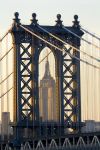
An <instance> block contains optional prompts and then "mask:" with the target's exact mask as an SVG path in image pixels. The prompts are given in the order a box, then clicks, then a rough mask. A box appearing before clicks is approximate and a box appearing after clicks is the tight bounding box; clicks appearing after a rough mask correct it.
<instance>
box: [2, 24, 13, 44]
mask: <svg viewBox="0 0 100 150" xmlns="http://www.w3.org/2000/svg"><path fill="white" fill-rule="evenodd" d="M11 30H12V27H11V28H10V29H8V31H7V32H6V33H5V34H4V35H3V36H2V38H1V39H0V42H2V41H3V39H4V38H5V37H6V36H7V35H8V34H9V33H10V32H11Z"/></svg>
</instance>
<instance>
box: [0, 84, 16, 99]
mask: <svg viewBox="0 0 100 150" xmlns="http://www.w3.org/2000/svg"><path fill="white" fill-rule="evenodd" d="M13 88H14V87H11V88H10V89H9V90H7V91H6V92H5V93H4V94H2V95H1V96H0V98H2V97H4V96H5V95H6V94H7V93H8V92H10V91H11V90H12V89H13Z"/></svg>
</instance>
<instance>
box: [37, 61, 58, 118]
mask: <svg viewBox="0 0 100 150" xmlns="http://www.w3.org/2000/svg"><path fill="white" fill-rule="evenodd" d="M39 93H40V100H39V110H40V118H41V120H42V121H57V110H56V83H55V80H54V78H53V77H52V76H51V73H50V66H49V61H48V59H47V61H46V64H45V73H44V76H43V78H42V80H40V91H39Z"/></svg>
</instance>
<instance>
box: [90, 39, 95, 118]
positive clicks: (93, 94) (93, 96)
mask: <svg viewBox="0 0 100 150" xmlns="http://www.w3.org/2000/svg"><path fill="white" fill-rule="evenodd" d="M92 42H93V37H92ZM93 50H94V47H93V45H92V51H91V53H92V54H91V55H92V56H94V52H93ZM92 64H94V61H93V60H92ZM91 73H92V74H91V75H92V82H91V83H92V86H91V88H92V92H91V94H92V98H91V99H92V110H91V112H92V120H94V119H96V118H95V113H96V112H95V111H94V105H95V107H96V101H95V104H94V100H95V83H96V81H94V68H92V72H91Z"/></svg>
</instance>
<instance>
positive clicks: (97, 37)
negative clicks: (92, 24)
mask: <svg viewBox="0 0 100 150" xmlns="http://www.w3.org/2000/svg"><path fill="white" fill-rule="evenodd" d="M81 29H82V30H83V31H84V32H86V33H88V34H89V35H91V36H92V37H94V38H96V39H97V40H100V37H99V36H97V35H95V34H94V33H91V32H89V31H88V30H87V29H84V27H81ZM98 47H100V46H98Z"/></svg>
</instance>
